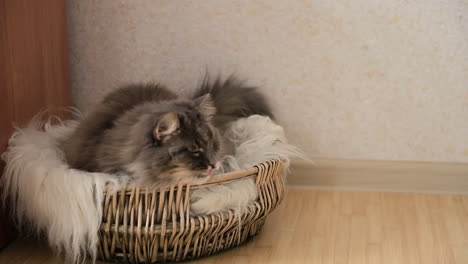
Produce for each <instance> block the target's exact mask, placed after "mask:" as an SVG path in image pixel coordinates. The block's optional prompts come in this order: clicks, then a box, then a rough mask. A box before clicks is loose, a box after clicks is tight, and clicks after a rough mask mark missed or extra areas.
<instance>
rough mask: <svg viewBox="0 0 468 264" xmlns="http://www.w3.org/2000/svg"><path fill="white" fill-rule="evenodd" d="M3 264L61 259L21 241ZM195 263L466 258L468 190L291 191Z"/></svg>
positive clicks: (462, 261)
mask: <svg viewBox="0 0 468 264" xmlns="http://www.w3.org/2000/svg"><path fill="white" fill-rule="evenodd" d="M0 263H2V264H39V263H41V264H48V263H62V261H61V260H60V259H58V258H54V257H52V256H51V253H50V251H49V250H48V249H47V247H46V246H45V244H44V243H40V242H33V241H24V240H20V241H17V242H15V243H13V244H12V245H11V246H9V247H8V248H6V249H4V250H3V251H1V252H0ZM190 263H194V264H195V263H197V264H202V263H203V264H205V263H223V264H229V263H288V264H292V263H336V264H339V263H359V264H365V263H368V264H378V263H395V264H397V263H398V264H402V263H411V264H412V263H421V264H430V263H437V264H441V263H459V264H467V263H468V196H462V195H430V194H405V193H376V192H374V193H372V192H334V191H311V190H307V191H305V190H289V191H288V193H287V198H286V200H285V201H284V202H283V204H282V205H281V206H280V207H279V208H278V209H277V210H276V211H275V212H274V213H273V214H272V215H271V217H270V218H269V219H268V221H267V223H266V225H265V228H264V230H263V232H262V233H261V234H260V235H259V236H258V237H257V238H256V239H255V240H254V241H252V242H251V243H249V244H247V245H245V246H243V247H241V248H237V249H234V250H231V251H228V252H224V253H221V254H219V255H216V256H212V257H209V258H205V259H203V260H199V261H194V262H190Z"/></svg>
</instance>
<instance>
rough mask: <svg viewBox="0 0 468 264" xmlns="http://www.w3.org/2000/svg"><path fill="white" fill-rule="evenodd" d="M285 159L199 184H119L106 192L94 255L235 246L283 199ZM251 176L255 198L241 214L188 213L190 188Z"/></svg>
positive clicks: (165, 254) (178, 254) (188, 253)
mask: <svg viewBox="0 0 468 264" xmlns="http://www.w3.org/2000/svg"><path fill="white" fill-rule="evenodd" d="M283 165H284V162H283V161H281V160H270V161H267V162H264V163H261V164H258V165H257V166H255V167H254V168H251V169H247V170H242V171H236V172H231V173H226V174H224V175H221V176H220V177H217V178H216V179H214V180H212V181H210V182H208V183H205V184H203V185H197V186H190V185H180V186H177V187H172V188H169V189H166V190H148V189H145V188H123V189H121V190H119V191H118V192H115V193H113V194H110V193H109V194H106V196H105V200H104V206H103V210H104V211H103V219H102V224H101V227H100V230H99V258H100V259H101V260H105V261H115V262H129V263H156V262H167V261H171V262H172V261H182V260H188V259H195V258H199V257H202V256H208V255H211V254H214V253H216V252H219V251H221V250H225V249H228V248H231V247H235V246H238V245H240V244H242V243H244V242H245V241H247V240H248V239H249V238H251V237H253V236H255V235H256V234H258V233H259V232H260V230H261V228H262V226H263V224H264V222H265V217H266V216H267V215H268V214H269V213H270V212H271V211H272V210H273V209H274V208H275V207H276V206H277V205H278V204H279V203H280V202H281V201H282V199H283V195H284V177H283V176H282V174H283ZM249 177H254V178H255V184H256V188H257V192H258V198H257V200H256V201H254V202H252V203H250V204H249V207H248V210H247V211H246V212H245V213H243V214H236V213H235V212H234V211H233V210H226V211H223V212H219V213H215V214H210V215H204V216H193V215H190V191H191V190H194V189H199V188H206V187H211V186H215V185H220V184H227V183H230V182H233V181H239V180H242V179H246V178H249Z"/></svg>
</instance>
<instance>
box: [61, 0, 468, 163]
mask: <svg viewBox="0 0 468 264" xmlns="http://www.w3.org/2000/svg"><path fill="white" fill-rule="evenodd" d="M67 4H68V12H69V14H68V15H69V37H70V42H71V43H70V45H71V66H72V83H73V95H74V102H75V104H76V106H77V107H78V108H79V109H81V110H82V111H85V112H86V111H87V110H88V109H90V107H92V106H93V105H94V104H96V103H97V102H98V101H99V100H100V99H101V98H102V96H103V95H104V94H105V93H106V92H108V91H110V90H111V89H113V88H115V87H116V86H117V85H119V84H122V83H126V82H132V81H138V82H140V81H152V80H158V81H161V82H163V83H165V84H167V85H169V86H171V87H174V88H175V89H179V90H180V91H182V92H187V91H188V90H190V89H192V88H193V87H194V86H195V85H196V84H197V82H198V81H199V80H200V78H201V76H202V75H203V74H204V73H205V71H206V70H207V69H208V70H209V72H211V73H213V74H217V73H220V74H224V75H226V74H229V73H236V74H237V75H238V76H241V77H242V78H245V79H247V80H248V81H249V83H251V84H255V85H259V86H261V88H262V90H263V91H264V92H265V93H266V94H267V95H268V97H269V99H270V100H271V102H272V103H273V105H274V107H275V111H276V113H277V116H278V117H279V121H280V123H281V124H283V125H284V126H285V128H286V130H287V133H288V135H289V138H290V139H291V142H292V143H294V144H296V145H298V146H300V147H302V148H303V149H304V150H305V151H307V152H308V153H309V154H310V155H312V156H318V157H327V158H351V159H383V160H418V161H454V162H468V5H467V3H466V1H462V0H460V1H457V0H450V1H449V0H445V1H436V0H425V1H423V0H417V1H378V0H356V1H346V0H339V1H327V0H317V1H306V0H301V1H283V0H271V1H247V0H244V1H238V0H235V1H234V0H232V1H231V0H229V1H228V0H223V1H216V0H210V1H205V0H202V1H181V0H172V1H141V0H139V1H114V0H103V1H92V0H83V1H71V0H69V1H68V3H67Z"/></svg>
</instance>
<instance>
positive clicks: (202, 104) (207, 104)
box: [195, 94, 216, 121]
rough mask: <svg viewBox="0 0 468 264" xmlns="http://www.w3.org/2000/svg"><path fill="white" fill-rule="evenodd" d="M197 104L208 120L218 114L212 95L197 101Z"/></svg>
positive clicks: (201, 97) (206, 95)
mask: <svg viewBox="0 0 468 264" xmlns="http://www.w3.org/2000/svg"><path fill="white" fill-rule="evenodd" d="M195 104H196V105H197V106H198V109H199V111H200V113H201V114H202V115H203V116H204V117H205V119H206V120H208V121H209V120H211V119H212V118H213V117H214V115H215V114H216V107H215V105H214V102H213V99H212V98H211V95H210V94H205V95H203V96H200V97H198V98H197V99H195Z"/></svg>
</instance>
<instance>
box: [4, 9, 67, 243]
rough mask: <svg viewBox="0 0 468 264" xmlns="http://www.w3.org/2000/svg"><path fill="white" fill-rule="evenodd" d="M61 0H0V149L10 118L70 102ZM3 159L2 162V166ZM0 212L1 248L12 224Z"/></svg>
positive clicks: (21, 120) (22, 120) (56, 109)
mask: <svg viewBox="0 0 468 264" xmlns="http://www.w3.org/2000/svg"><path fill="white" fill-rule="evenodd" d="M68 69H69V66H68V45H67V38H66V13H65V1H63V0H45V1H34V0H0V129H1V130H0V151H1V152H3V151H4V150H5V147H6V144H7V141H8V138H9V137H10V136H11V133H12V125H11V124H12V123H15V124H17V125H25V124H26V123H27V121H29V120H30V119H31V117H33V116H34V115H35V114H36V113H38V112H39V111H42V110H46V109H49V110H51V112H52V113H53V114H58V115H60V116H61V117H66V116H67V114H66V113H65V112H64V111H61V109H62V108H63V107H65V106H70V105H71V93H70V80H69V70H68ZM2 166H3V164H0V169H2ZM5 221H6V219H5V217H3V216H2V215H0V247H2V246H3V245H4V244H5V243H6V241H8V240H9V237H11V235H9V234H8V233H11V232H9V231H11V230H12V229H11V227H10V226H8V225H7V224H5Z"/></svg>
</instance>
